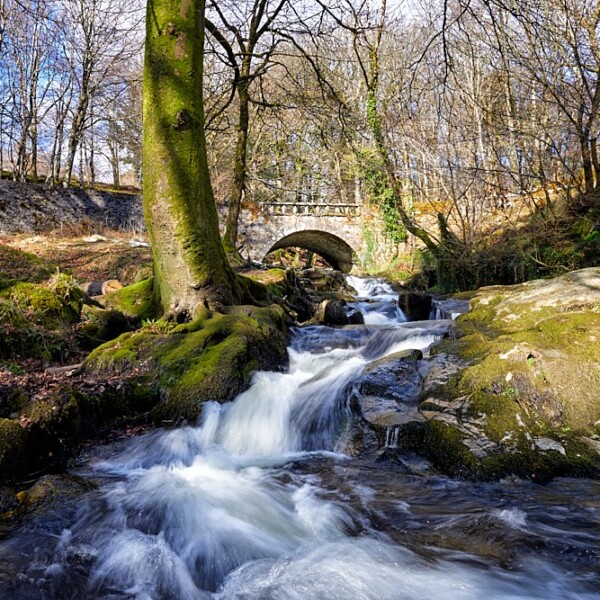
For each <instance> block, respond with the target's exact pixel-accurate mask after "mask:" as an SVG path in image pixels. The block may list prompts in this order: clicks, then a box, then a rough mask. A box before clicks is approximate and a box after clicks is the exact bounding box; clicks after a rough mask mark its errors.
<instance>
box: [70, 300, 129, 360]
mask: <svg viewBox="0 0 600 600" xmlns="http://www.w3.org/2000/svg"><path fill="white" fill-rule="evenodd" d="M84 317H85V322H84V323H83V324H82V325H81V327H79V328H78V330H77V336H78V339H79V343H80V346H81V347H83V348H85V349H87V350H91V349H93V348H97V347H98V346H100V345H101V344H104V343H106V342H110V341H111V340H114V339H115V338H117V337H118V336H120V335H121V334H123V333H126V332H127V331H129V330H130V328H131V327H130V324H129V321H128V320H127V318H126V317H125V315H124V314H123V313H121V312H119V311H118V310H103V309H101V308H96V307H86V310H85V315H84Z"/></svg>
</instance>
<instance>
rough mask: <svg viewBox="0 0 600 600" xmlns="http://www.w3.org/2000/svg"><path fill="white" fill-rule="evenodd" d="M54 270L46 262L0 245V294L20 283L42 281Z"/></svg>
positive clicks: (51, 265) (50, 264) (52, 266)
mask: <svg viewBox="0 0 600 600" xmlns="http://www.w3.org/2000/svg"><path fill="white" fill-rule="evenodd" d="M55 270H56V266H55V265H54V264H52V263H50V262H48V261H46V260H43V259H41V258H38V257H37V256H35V255H33V254H29V253H27V252H22V251H21V250H16V249H15V248H11V247H10V246H6V245H4V244H0V292H1V291H2V290H4V289H6V288H8V287H11V286H13V285H14V284H15V283H18V282H20V281H29V282H40V281H43V280H44V279H46V278H47V277H49V276H50V275H51V274H52V272H53V271H55Z"/></svg>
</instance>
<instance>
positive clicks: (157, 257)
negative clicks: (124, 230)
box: [143, 0, 240, 316]
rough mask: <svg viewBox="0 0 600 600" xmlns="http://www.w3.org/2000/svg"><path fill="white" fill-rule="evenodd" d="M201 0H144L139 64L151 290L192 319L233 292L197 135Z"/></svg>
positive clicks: (200, 130)
mask: <svg viewBox="0 0 600 600" xmlns="http://www.w3.org/2000/svg"><path fill="white" fill-rule="evenodd" d="M203 21H204V0H183V1H181V0H148V3H147V19H146V56H145V64H144V141H143V173H144V216H145V219H146V225H147V228H148V232H149V235H150V239H151V242H152V249H153V255H154V291H155V295H156V297H157V299H158V300H159V302H160V304H161V305H162V307H163V309H164V310H165V311H167V312H175V313H185V314H187V315H190V316H193V314H194V312H195V310H196V308H197V307H198V306H199V305H204V306H208V307H212V308H217V309H218V308H219V307H220V306H221V305H224V304H232V303H235V302H236V301H237V300H238V299H239V296H240V291H239V287H238V285H239V284H238V283H237V280H236V276H235V274H234V272H233V271H232V269H231V268H230V266H229V264H228V262H227V259H226V257H225V252H224V250H223V245H222V243H221V239H220V237H219V226H218V218H217V209H216V206H215V201H214V196H213V191H212V187H211V184H210V178H209V172H208V162H207V158H206V146H205V137H204V109H203V98H202V62H203V43H204V29H203Z"/></svg>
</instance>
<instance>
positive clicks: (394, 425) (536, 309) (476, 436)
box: [356, 268, 600, 482]
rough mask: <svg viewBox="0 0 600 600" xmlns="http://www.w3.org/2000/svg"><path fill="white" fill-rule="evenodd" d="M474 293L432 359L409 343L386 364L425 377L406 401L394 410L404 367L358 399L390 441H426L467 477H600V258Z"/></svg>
mask: <svg viewBox="0 0 600 600" xmlns="http://www.w3.org/2000/svg"><path fill="white" fill-rule="evenodd" d="M470 297H471V298H470V311H469V312H468V313H467V314H465V315H463V316H462V317H459V319H458V320H457V323H456V327H455V329H454V331H453V332H452V334H451V336H450V337H449V338H448V339H446V340H444V341H443V342H441V343H440V344H439V345H437V346H436V347H435V348H434V349H433V351H432V352H433V357H432V358H431V359H429V360H428V361H426V362H423V361H419V360H418V358H416V357H415V356H414V354H411V353H409V354H408V355H406V356H396V357H389V358H388V359H386V360H385V361H384V362H385V364H380V365H377V369H378V370H381V369H383V370H384V371H389V372H391V373H394V372H398V373H401V374H402V377H403V379H404V380H406V381H408V382H411V381H413V380H414V381H413V383H411V386H412V387H411V393H410V394H409V395H410V398H409V399H408V403H407V402H406V401H402V402H400V406H401V410H398V408H397V407H395V408H393V409H392V410H391V411H390V399H394V398H395V397H396V396H397V391H398V386H397V385H396V384H395V383H394V381H393V378H392V380H391V382H390V384H389V385H388V386H387V387H386V386H383V389H382V386H381V385H380V386H379V389H378V390H377V393H376V394H373V393H372V390H371V389H370V388H371V387H372V386H370V385H369V379H370V378H372V376H371V375H370V374H369V373H367V375H366V379H365V383H364V384H361V385H359V386H358V388H357V389H358V398H357V403H356V406H357V407H358V409H359V411H360V412H361V414H362V417H363V419H364V421H365V422H366V423H367V425H368V427H369V428H370V429H371V430H373V431H374V432H375V433H376V435H377V437H378V443H379V444H380V445H386V444H387V446H388V448H387V449H386V453H387V455H388V456H389V455H396V457H397V458H398V459H399V460H400V461H402V460H403V456H405V455H406V452H415V453H417V454H418V455H420V456H422V457H424V458H426V459H427V460H429V461H430V463H431V465H432V466H433V467H434V468H435V469H437V470H439V471H441V472H443V473H446V474H448V475H451V476H455V477H466V478H483V479H499V478H501V477H505V476H507V475H515V476H519V477H523V478H527V479H532V480H535V481H540V482H544V481H548V480H549V479H551V478H552V477H555V476H585V477H597V476H598V475H599V473H600V393H599V390H600V343H598V341H599V340H600V269H598V268H590V269H584V270H580V271H575V272H572V273H568V274H566V275H564V276H562V277H558V278H555V279H551V280H538V281H530V282H527V283H524V284H521V285H516V286H506V287H504V286H494V287H487V288H482V289H480V290H477V291H476V292H474V293H472V294H470ZM407 373H408V375H409V377H407ZM388 379H389V377H388ZM415 382H416V383H415ZM417 384H418V385H417ZM405 385H407V384H405ZM415 385H416V387H417V388H418V389H417V390H416V391H415V389H414V388H415ZM374 395H375V398H374V397H373V396H374ZM415 398H418V402H417V401H416V400H415ZM413 404H414V408H413V409H412V410H408V411H407V410H406V407H407V405H408V406H409V407H410V406H412V405H413Z"/></svg>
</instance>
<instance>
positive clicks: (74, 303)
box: [48, 273, 85, 323]
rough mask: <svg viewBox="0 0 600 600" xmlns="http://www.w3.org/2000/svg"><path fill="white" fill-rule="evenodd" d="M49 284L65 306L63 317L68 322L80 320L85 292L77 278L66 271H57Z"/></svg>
mask: <svg viewBox="0 0 600 600" xmlns="http://www.w3.org/2000/svg"><path fill="white" fill-rule="evenodd" d="M48 285H49V288H50V290H51V291H52V293H53V294H54V295H55V296H56V297H57V298H58V299H59V301H60V303H61V304H62V306H63V311H62V316H63V319H64V320H65V321H66V322H67V323H76V322H77V321H79V319H80V317H81V309H82V307H83V303H84V301H85V294H84V292H83V290H82V289H81V288H80V287H79V284H78V283H77V282H76V281H75V279H73V277H71V276H70V275H66V274H65V273H56V274H55V275H54V276H53V277H52V278H51V279H50V281H49V284H48Z"/></svg>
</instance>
